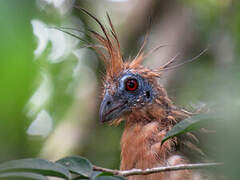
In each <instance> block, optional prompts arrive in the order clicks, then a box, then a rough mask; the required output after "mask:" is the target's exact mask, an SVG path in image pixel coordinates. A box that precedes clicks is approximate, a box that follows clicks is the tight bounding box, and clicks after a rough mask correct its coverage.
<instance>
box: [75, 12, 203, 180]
mask: <svg viewBox="0 0 240 180" xmlns="http://www.w3.org/2000/svg"><path fill="white" fill-rule="evenodd" d="M77 8H78V9H80V10H81V11H83V12H84V13H85V14H87V15H88V16H90V17H91V18H92V19H94V21H95V22H96V23H97V24H98V25H99V26H100V28H101V30H102V33H103V35H101V34H99V33H97V32H96V31H93V30H88V31H89V32H90V33H91V36H92V37H94V38H95V39H96V40H97V41H98V43H99V46H95V45H93V46H92V48H93V49H94V50H96V52H97V53H98V55H99V56H101V59H102V60H103V62H104V64H105V67H106V74H105V77H104V80H103V89H104V90H103V93H102V101H101V105H100V110H99V119H100V121H101V122H102V123H110V124H113V125H119V124H120V123H121V122H123V121H124V122H125V127H124V131H123V134H122V137H121V142H120V145H121V164H120V169H121V170H130V169H147V168H154V167H159V166H170V165H179V164H188V163H191V162H192V159H191V156H193V155H194V154H197V156H199V157H200V156H201V157H204V156H205V154H204V153H203V152H202V151H201V149H200V148H199V147H198V146H197V145H196V144H197V143H198V141H199V139H198V138H197V136H196V135H195V134H193V133H190V132H188V133H185V134H184V135H182V136H179V137H174V138H171V139H169V140H167V141H166V142H165V143H164V144H162V143H161V142H162V140H163V138H164V136H165V135H166V133H167V132H168V131H169V130H171V129H172V128H173V126H174V125H176V124H177V123H178V122H180V121H182V120H184V119H186V118H189V117H191V116H192V115H193V114H194V112H188V111H186V110H185V109H182V108H179V107H177V106H176V105H175V104H174V103H173V101H172V100H171V99H170V98H169V96H168V93H167V91H166V89H165V88H164V87H162V86H161V84H159V82H158V78H160V77H161V76H162V75H163V73H164V72H165V70H167V69H171V65H172V64H173V62H174V61H175V59H176V58H173V59H171V60H170V61H168V62H167V63H166V64H164V65H162V66H160V67H157V68H155V69H152V68H148V67H145V66H144V65H143V64H142V62H143V61H144V60H145V59H147V57H148V55H149V53H146V52H144V50H143V49H144V46H145V44H146V41H147V38H145V40H144V43H143V45H142V47H141V48H140V50H139V52H138V54H137V55H136V56H135V57H134V58H129V59H127V60H125V59H124V58H123V55H122V52H121V47H120V43H119V40H118V37H117V33H116V30H115V28H114V26H113V23H112V21H111V18H110V16H109V14H108V13H107V19H108V23H109V29H110V30H109V29H107V28H106V27H105V26H103V24H102V23H101V22H100V20H99V19H98V18H97V17H95V16H94V15H92V14H91V13H90V12H88V11H87V10H85V9H83V8H81V7H77ZM173 67H174V66H173ZM128 179H129V180H166V179H168V180H190V179H201V178H200V176H199V174H198V173H196V171H193V170H179V171H170V172H161V173H154V174H149V175H133V176H129V177H128Z"/></svg>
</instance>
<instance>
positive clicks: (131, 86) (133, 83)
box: [126, 79, 138, 91]
mask: <svg viewBox="0 0 240 180" xmlns="http://www.w3.org/2000/svg"><path fill="white" fill-rule="evenodd" d="M137 88H138V82H137V80H136V79H129V80H127V82H126V90H127V91H135V90H136V89H137Z"/></svg>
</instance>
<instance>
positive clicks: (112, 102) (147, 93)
mask: <svg viewBox="0 0 240 180" xmlns="http://www.w3.org/2000/svg"><path fill="white" fill-rule="evenodd" d="M129 79H135V80H137V82H138V88H137V89H136V90H135V91H128V90H127V89H126V81H127V80H129ZM116 82H117V83H118V85H117V86H116V88H117V89H116V90H115V94H114V95H111V94H110V93H109V92H108V90H106V92H105V95H104V98H103V101H102V103H101V107H100V121H101V122H107V121H110V120H114V119H115V118H118V117H120V116H121V115H122V114H123V113H126V112H131V110H132V108H141V107H143V106H144V105H145V104H149V103H151V102H152V101H153V99H154V97H155V90H154V89H153V87H152V85H151V84H149V83H148V81H147V80H145V79H143V78H142V77H141V76H140V75H138V74H133V73H132V72H130V71H126V72H123V73H122V74H121V75H120V76H119V78H118V79H116Z"/></svg>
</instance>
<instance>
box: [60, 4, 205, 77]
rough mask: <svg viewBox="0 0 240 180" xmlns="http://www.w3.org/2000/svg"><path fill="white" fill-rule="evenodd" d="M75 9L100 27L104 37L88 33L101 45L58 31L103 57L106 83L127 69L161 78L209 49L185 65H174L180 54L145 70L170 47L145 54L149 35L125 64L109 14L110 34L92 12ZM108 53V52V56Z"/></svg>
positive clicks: (80, 8) (158, 47)
mask: <svg viewBox="0 0 240 180" xmlns="http://www.w3.org/2000/svg"><path fill="white" fill-rule="evenodd" d="M75 8H77V9H78V10H81V11H82V12H84V13H85V14H86V15H88V16H89V17H91V18H92V19H93V20H94V21H95V22H97V24H98V25H99V26H100V28H101V30H102V32H103V34H104V36H103V35H100V34H99V33H97V32H95V31H93V30H88V32H90V33H91V35H92V36H93V37H94V38H95V39H96V40H97V41H98V42H99V44H100V45H95V44H91V43H89V42H87V41H86V40H84V39H82V38H80V37H77V36H76V35H74V34H72V33H69V32H67V31H65V30H64V29H70V28H57V29H58V30H60V31H63V32H65V33H67V34H69V35H71V36H74V37H77V38H78V39H80V40H81V41H83V42H85V43H86V44H87V46H85V47H91V48H93V49H94V50H95V51H96V52H97V53H98V54H99V55H100V56H101V57H102V59H103V61H104V64H105V66H106V81H108V80H113V79H114V78H116V77H117V76H118V75H119V73H120V72H122V71H124V70H125V69H132V70H136V71H142V72H145V74H147V75H148V76H150V78H151V77H160V75H161V74H162V72H163V71H165V70H171V69H175V68H177V67H179V66H182V65H184V64H186V63H189V62H192V61H194V60H196V59H197V58H198V57H199V56H201V55H202V54H203V53H204V52H205V51H206V50H207V49H204V50H203V51H201V52H200V53H199V54H198V55H197V56H195V57H193V58H192V59H190V60H187V61H185V62H183V63H180V64H175V65H174V62H175V61H176V58H177V57H178V55H179V54H177V55H176V56H174V57H173V58H172V59H170V60H169V61H168V62H167V63H166V64H164V65H162V66H161V67H159V68H156V69H154V70H151V69H148V68H145V67H143V66H142V62H143V60H144V59H146V58H147V57H148V56H149V55H151V54H153V53H154V52H155V51H157V50H158V49H160V48H162V47H166V46H169V45H160V46H157V47H155V48H153V49H152V50H150V51H149V52H147V53H145V52H143V50H144V48H145V46H146V43H147V41H148V36H149V34H148V33H147V34H146V36H145V38H144V42H143V44H142V46H141V48H140V50H139V52H138V53H137V55H136V57H135V58H134V59H133V60H131V59H130V60H129V61H126V62H123V57H122V53H121V47H120V43H119V40H118V37H117V33H116V30H115V28H114V26H113V23H112V21H111V18H110V16H109V14H108V13H106V14H107V19H108V23H109V25H110V32H109V31H108V30H107V29H106V27H104V26H103V24H102V23H101V22H100V20H99V19H98V18H96V17H95V16H94V15H92V14H91V13H90V12H88V11H87V10H85V9H84V8H82V7H79V6H75ZM72 30H76V29H72ZM80 32H81V31H80ZM106 52H107V54H106ZM146 72H147V73H146Z"/></svg>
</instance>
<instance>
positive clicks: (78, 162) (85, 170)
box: [57, 156, 93, 177]
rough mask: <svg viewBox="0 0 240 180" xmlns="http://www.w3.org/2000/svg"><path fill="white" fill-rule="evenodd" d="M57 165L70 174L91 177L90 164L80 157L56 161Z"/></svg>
mask: <svg viewBox="0 0 240 180" xmlns="http://www.w3.org/2000/svg"><path fill="white" fill-rule="evenodd" d="M57 163H59V164H61V165H63V166H65V167H67V168H68V170H69V171H71V172H72V173H76V174H79V175H82V176H85V177H91V175H92V173H93V169H92V164H91V163H90V161H89V160H87V159H86V158H83V157H81V156H70V157H66V158H63V159H60V160H58V161H57Z"/></svg>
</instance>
